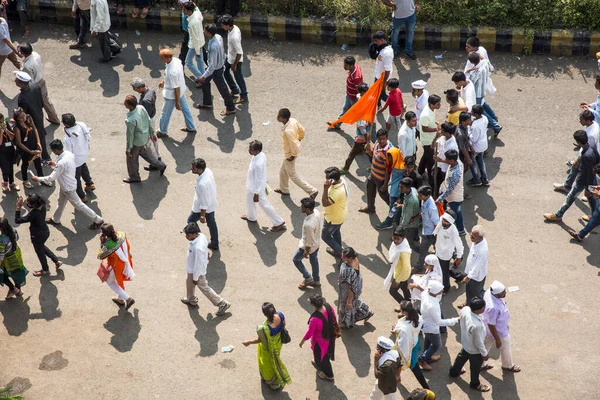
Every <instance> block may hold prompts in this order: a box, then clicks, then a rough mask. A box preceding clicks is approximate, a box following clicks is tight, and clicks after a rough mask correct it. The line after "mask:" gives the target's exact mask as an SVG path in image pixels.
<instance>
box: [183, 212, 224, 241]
mask: <svg viewBox="0 0 600 400" xmlns="http://www.w3.org/2000/svg"><path fill="white" fill-rule="evenodd" d="M200 215H201V214H200V213H196V212H193V211H192V212H190V216H189V217H188V219H187V222H188V224H189V223H190V222H198V221H200ZM204 216H205V217H206V225H207V226H208V231H209V232H210V245H211V246H212V247H214V248H215V249H218V248H219V230H218V229H217V221H216V220H215V212H214V211H213V212H211V213H206V214H204Z"/></svg>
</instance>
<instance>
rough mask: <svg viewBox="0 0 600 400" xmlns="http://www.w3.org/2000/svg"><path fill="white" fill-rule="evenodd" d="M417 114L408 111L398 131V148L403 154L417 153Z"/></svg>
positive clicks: (412, 154)
mask: <svg viewBox="0 0 600 400" xmlns="http://www.w3.org/2000/svg"><path fill="white" fill-rule="evenodd" d="M416 136H417V114H415V113H414V112H412V111H408V112H407V113H406V114H405V115H404V122H403V123H402V126H401V127H400V130H399V131H398V148H399V149H400V152H401V153H402V156H403V157H404V158H405V159H406V157H408V156H415V155H416V153H417V138H416Z"/></svg>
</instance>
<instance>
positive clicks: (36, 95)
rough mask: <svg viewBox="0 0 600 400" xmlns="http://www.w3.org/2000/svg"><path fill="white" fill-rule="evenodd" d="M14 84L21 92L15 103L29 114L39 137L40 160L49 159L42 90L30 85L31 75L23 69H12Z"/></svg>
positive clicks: (45, 160) (46, 160)
mask: <svg viewBox="0 0 600 400" xmlns="http://www.w3.org/2000/svg"><path fill="white" fill-rule="evenodd" d="M13 74H14V75H15V77H16V78H15V84H16V85H17V87H18V88H19V89H21V93H20V94H19V99H18V100H17V105H18V106H19V107H21V108H22V109H23V111H25V113H26V114H29V115H31V119H33V123H34V125H35V128H36V129H37V131H38V135H39V137H40V144H41V145H42V161H43V162H48V161H50V155H49V154H48V150H47V148H46V128H44V99H43V98H42V92H41V91H40V88H38V87H37V86H35V85H30V84H29V82H30V81H31V76H30V75H29V74H28V73H26V72H23V71H14V72H13Z"/></svg>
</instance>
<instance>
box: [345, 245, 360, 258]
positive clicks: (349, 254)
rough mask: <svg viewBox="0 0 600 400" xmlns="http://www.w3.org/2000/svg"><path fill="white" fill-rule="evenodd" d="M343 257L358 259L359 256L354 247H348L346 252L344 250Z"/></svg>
mask: <svg viewBox="0 0 600 400" xmlns="http://www.w3.org/2000/svg"><path fill="white" fill-rule="evenodd" d="M342 255H343V256H344V257H346V258H356V257H358V254H356V251H354V249H353V248H352V247H346V248H345V249H344V250H342Z"/></svg>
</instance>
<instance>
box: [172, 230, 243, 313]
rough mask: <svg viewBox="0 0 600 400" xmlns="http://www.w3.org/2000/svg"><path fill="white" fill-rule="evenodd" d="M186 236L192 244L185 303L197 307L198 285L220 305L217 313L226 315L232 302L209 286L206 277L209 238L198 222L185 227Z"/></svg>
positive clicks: (189, 255) (187, 263)
mask: <svg viewBox="0 0 600 400" xmlns="http://www.w3.org/2000/svg"><path fill="white" fill-rule="evenodd" d="M183 233H185V238H186V239H187V240H189V242H190V246H189V250H188V255H187V259H186V264H185V270H186V272H187V280H186V282H185V286H186V291H187V295H186V297H184V298H182V299H181V302H182V303H183V304H187V305H188V306H192V307H197V306H198V297H196V295H195V291H196V286H198V289H200V291H201V292H202V294H203V295H205V296H206V298H207V299H208V300H210V302H211V303H212V304H213V305H214V306H217V307H219V308H218V309H217V312H216V315H217V316H221V315H224V314H225V313H226V312H227V310H229V308H230V307H231V303H230V302H229V301H227V300H224V299H223V298H222V297H221V296H219V295H218V294H217V293H215V291H214V290H213V289H212V288H211V287H210V286H208V280H207V279H206V268H207V267H208V240H207V239H206V236H204V235H203V234H202V233H200V227H199V226H198V224H197V223H196V222H190V223H188V224H187V225H186V226H185V228H183Z"/></svg>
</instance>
